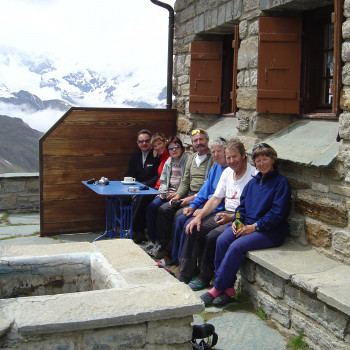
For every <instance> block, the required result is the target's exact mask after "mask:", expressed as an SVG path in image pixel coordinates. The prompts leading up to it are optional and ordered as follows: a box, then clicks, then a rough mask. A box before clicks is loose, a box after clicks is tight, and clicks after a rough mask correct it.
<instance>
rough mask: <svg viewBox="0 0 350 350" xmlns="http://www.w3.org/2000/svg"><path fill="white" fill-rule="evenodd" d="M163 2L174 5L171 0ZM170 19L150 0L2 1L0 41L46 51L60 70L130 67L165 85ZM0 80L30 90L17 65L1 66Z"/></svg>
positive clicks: (32, 51)
mask: <svg viewBox="0 0 350 350" xmlns="http://www.w3.org/2000/svg"><path fill="white" fill-rule="evenodd" d="M162 2H163V3H167V4H169V5H171V6H172V7H174V3H175V0H163V1H162ZM168 24H169V11H168V10H166V9H164V8H162V7H160V6H157V5H155V4H153V3H152V2H151V1H150V0H1V1H0V32H1V33H2V34H1V35H0V46H5V47H10V48H15V49H16V50H20V51H22V52H26V53H27V54H28V55H33V56H38V55H43V56H45V57H48V58H49V59H52V60H53V61H54V62H55V66H56V67H57V68H59V69H60V70H61V71H67V72H72V71H74V70H75V69H77V68H79V67H84V68H86V67H88V68H91V69H93V70H95V71H97V72H99V73H102V74H106V75H107V76H110V77H113V76H116V75H121V74H124V73H125V74H128V73H129V72H133V74H139V75H140V77H142V78H143V79H146V80H147V81H149V82H150V83H151V82H152V81H155V82H157V83H159V81H161V82H164V86H166V81H167V80H166V76H167V50H168ZM0 83H3V84H5V85H6V86H7V87H8V88H9V89H10V90H11V91H18V86H19V85H21V89H24V90H28V91H30V92H32V93H33V91H31V90H30V86H28V85H29V84H31V80H30V77H29V74H28V72H25V71H23V72H18V67H11V66H7V67H4V66H2V67H0ZM12 89H13V90H12ZM34 93H35V92H34ZM40 97H41V96H40ZM1 112H3V111H2V110H1ZM22 119H24V118H22Z"/></svg>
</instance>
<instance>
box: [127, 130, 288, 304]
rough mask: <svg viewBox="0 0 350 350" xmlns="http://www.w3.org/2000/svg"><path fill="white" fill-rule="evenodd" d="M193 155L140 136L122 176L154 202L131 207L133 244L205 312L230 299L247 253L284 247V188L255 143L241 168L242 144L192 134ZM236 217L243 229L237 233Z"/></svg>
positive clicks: (273, 158)
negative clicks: (150, 192)
mask: <svg viewBox="0 0 350 350" xmlns="http://www.w3.org/2000/svg"><path fill="white" fill-rule="evenodd" d="M191 141H192V147H193V150H194V152H193V153H192V154H187V153H185V150H184V146H183V144H182V142H181V140H180V139H179V138H178V137H177V136H171V137H170V138H169V139H167V138H166V137H165V136H164V135H163V134H161V133H155V134H153V135H152V134H151V132H150V131H148V130H141V131H140V132H139V133H138V135H137V144H138V146H139V150H138V151H137V152H136V153H135V154H134V155H133V156H132V158H131V159H130V165H129V169H128V171H127V174H126V175H127V176H132V177H134V178H135V179H136V180H137V181H139V182H141V183H143V184H145V185H148V186H150V187H154V188H156V189H158V191H159V192H160V194H159V195H158V196H156V197H155V198H154V197H152V196H139V197H137V198H136V201H135V208H134V216H133V240H134V242H135V243H141V242H146V243H145V244H144V245H143V247H144V249H145V250H146V251H147V252H148V253H149V254H150V255H152V256H154V257H155V258H156V259H164V260H165V261H166V263H167V265H171V267H170V268H171V271H172V272H173V273H174V274H175V276H176V277H177V279H178V280H179V281H181V282H184V283H186V284H188V285H189V287H190V288H192V289H193V290H201V289H204V288H206V287H208V286H210V283H211V281H212V280H213V278H214V276H215V279H214V283H213V287H212V288H211V289H210V290H209V291H208V292H206V293H204V294H203V295H202V296H201V299H202V300H203V301H204V304H205V306H209V305H212V304H213V305H216V306H222V305H226V304H227V303H229V302H230V301H231V300H232V299H231V298H232V296H233V295H234V294H235V289H234V284H235V281H236V275H237V272H238V270H239V267H240V266H241V264H242V262H243V260H244V258H245V256H246V252H247V251H250V250H256V249H263V248H270V247H274V246H278V245H280V244H282V242H283V240H284V238H285V236H286V235H287V232H288V224H287V217H288V214H289V202H290V196H291V193H290V186H289V184H288V181H287V179H286V178H285V177H284V176H282V175H281V174H279V172H278V168H277V153H276V151H275V150H274V149H273V148H272V147H271V146H270V145H268V144H266V143H258V144H256V145H255V146H254V147H253V149H252V155H251V159H252V162H253V163H254V165H255V167H254V166H252V165H251V164H250V163H249V162H248V161H247V155H246V151H245V148H244V145H243V144H242V142H240V141H239V140H237V139H232V140H229V141H226V140H225V139H224V138H222V137H218V138H216V139H214V140H211V141H209V136H208V134H207V132H206V131H205V130H203V129H195V130H193V131H192V132H191ZM238 217H240V220H241V222H242V223H243V225H238V226H237V225H236V219H237V218H238Z"/></svg>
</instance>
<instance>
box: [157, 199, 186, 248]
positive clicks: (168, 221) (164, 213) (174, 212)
mask: <svg viewBox="0 0 350 350" xmlns="http://www.w3.org/2000/svg"><path fill="white" fill-rule="evenodd" d="M182 210H183V208H181V207H176V208H174V207H172V206H171V205H170V204H169V202H167V203H164V204H162V205H161V206H160V207H159V208H158V213H157V233H158V236H159V243H160V245H161V248H162V249H163V250H166V251H167V252H169V254H170V253H171V248H172V237H173V229H174V228H173V226H174V220H176V218H177V217H178V216H180V215H181V214H182Z"/></svg>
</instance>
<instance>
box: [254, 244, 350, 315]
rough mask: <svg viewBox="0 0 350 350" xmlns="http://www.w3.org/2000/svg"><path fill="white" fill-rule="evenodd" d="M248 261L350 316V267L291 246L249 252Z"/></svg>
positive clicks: (309, 248)
mask: <svg viewBox="0 0 350 350" xmlns="http://www.w3.org/2000/svg"><path fill="white" fill-rule="evenodd" d="M248 258H249V259H251V260H252V261H254V262H255V263H257V264H259V265H261V266H263V267H264V268H266V269H268V270H270V271H271V272H273V273H274V274H276V275H278V276H280V277H282V278H283V279H285V280H289V281H291V283H292V284H294V285H295V286H297V287H299V288H301V289H303V290H305V291H307V292H310V293H315V294H316V295H317V298H318V299H320V300H322V301H323V302H324V303H326V304H328V305H330V306H332V307H334V308H336V309H338V310H340V311H342V312H344V313H345V314H347V315H350V266H348V265H345V264H342V263H340V262H337V261H334V260H332V259H330V258H327V257H326V256H324V255H322V254H320V253H318V252H317V251H315V250H313V249H312V248H311V247H304V246H301V245H298V244H296V243H294V242H286V243H285V244H283V245H282V246H281V247H277V248H272V249H265V250H256V251H251V252H249V253H248Z"/></svg>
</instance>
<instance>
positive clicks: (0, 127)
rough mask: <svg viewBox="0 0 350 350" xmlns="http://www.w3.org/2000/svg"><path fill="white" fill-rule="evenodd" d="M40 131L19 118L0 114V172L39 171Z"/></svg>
mask: <svg viewBox="0 0 350 350" xmlns="http://www.w3.org/2000/svg"><path fill="white" fill-rule="evenodd" d="M42 135H43V133H42V132H40V131H38V130H34V129H32V128H30V127H29V126H28V125H27V124H26V123H24V122H23V120H22V119H20V118H12V117H8V116H5V115H0V173H22V172H37V171H39V142H38V140H39V139H40V137H41V136H42Z"/></svg>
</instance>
